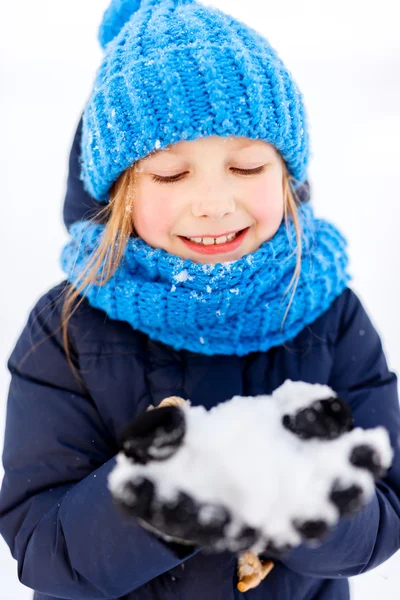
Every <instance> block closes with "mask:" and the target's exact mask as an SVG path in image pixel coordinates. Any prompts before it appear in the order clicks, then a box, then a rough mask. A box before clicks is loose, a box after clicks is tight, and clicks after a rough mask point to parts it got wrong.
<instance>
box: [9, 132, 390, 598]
mask: <svg viewBox="0 0 400 600" xmlns="http://www.w3.org/2000/svg"><path fill="white" fill-rule="evenodd" d="M77 136H78V137H76V138H75V142H74V146H73V149H72V152H71V170H70V176H69V192H68V194H69V196H70V197H71V194H72V191H71V190H74V192H73V197H74V202H75V204H74V203H72V204H71V203H69V200H68V195H67V203H66V210H65V213H64V214H65V215H66V222H68V219H70V222H72V221H73V220H74V219H73V218H72V217H71V214H72V213H74V212H75V214H76V212H77V211H76V207H78V206H79V203H78V198H80V201H81V204H80V206H81V210H82V207H83V206H85V209H84V210H87V209H88V208H89V206H90V202H92V203H93V201H91V200H90V199H89V202H88V198H87V196H85V193H84V191H83V190H82V188H81V186H80V182H79V180H78V179H77V177H76V174H77V149H76V148H77V146H76V143H77V139H78V138H79V130H78V132H77ZM71 211H72V212H71ZM68 215H69V216H68ZM81 218H82V214H81ZM65 285H66V284H65V282H63V283H61V284H60V285H58V286H56V287H55V288H53V289H52V290H50V291H49V292H48V293H47V294H45V295H44V296H43V297H42V298H41V299H40V300H39V302H38V303H37V304H36V306H35V307H34V309H33V310H32V312H31V315H30V317H29V321H28V323H27V325H26V327H25V329H24V331H23V332H22V334H21V336H20V338H19V340H18V342H17V344H16V347H15V349H14V350H13V352H12V355H11V357H10V360H9V369H10V371H11V374H12V380H11V386H10V392H9V399H8V404H7V415H6V430H5V441H4V450H3V464H4V470H5V476H4V480H3V484H2V488H1V493H0V533H1V534H2V535H3V537H4V539H5V540H6V542H7V544H8V545H9V547H10V549H11V552H12V555H13V557H14V558H15V559H16V560H17V562H18V576H19V578H20V580H21V582H22V583H24V584H25V585H26V586H28V587H31V588H32V589H34V590H36V592H35V594H34V600H55V599H56V598H64V599H67V598H69V599H74V600H80V599H85V600H87V599H93V600H94V599H111V598H120V599H121V598H124V599H125V600H178V599H181V600H189V599H190V600H205V599H207V600H233V599H237V600H239V599H240V598H242V597H245V598H249V599H250V600H346V599H348V598H349V591H348V589H349V586H348V581H347V577H349V576H353V575H357V574H359V573H363V572H365V571H367V570H369V569H372V568H374V567H376V566H378V565H379V564H381V563H383V562H384V561H385V560H387V559H388V558H389V557H391V556H392V555H393V554H394V553H395V552H396V551H397V550H398V549H399V548H400V449H399V444H398V438H399V433H400V410H399V402H398V396H397V377H396V375H395V374H394V373H392V372H390V371H389V370H388V367H387V363H386V360H385V356H384V353H383V351H382V345H381V341H380V339H379V336H378V334H377V332H376V330H375V328H374V326H373V324H372V323H371V321H370V319H369V317H368V316H367V314H366V312H365V310H364V309H363V307H362V305H361V303H360V301H359V299H358V298H357V296H356V295H355V294H354V292H353V291H352V290H350V289H346V290H345V291H344V292H343V293H342V294H341V296H340V297H338V298H337V299H336V300H335V301H334V302H333V303H332V305H331V306H330V308H329V309H328V310H327V311H326V312H325V313H324V314H323V315H322V316H320V317H319V318H318V319H317V320H316V321H315V322H314V323H313V324H312V325H311V326H308V327H306V328H305V329H304V330H303V331H302V332H301V333H300V334H299V335H298V336H296V338H294V339H293V340H291V341H290V343H286V344H285V345H282V346H279V347H276V348H272V349H270V350H269V351H267V352H256V353H252V354H249V355H247V356H244V357H235V356H223V355H217V356H212V357H209V356H205V355H201V354H195V353H192V352H189V351H175V350H173V349H172V348H171V347H169V346H166V345H163V344H161V343H159V342H155V341H152V340H151V339H149V338H148V337H147V336H146V335H145V334H143V333H141V332H139V331H135V330H133V329H132V328H131V327H130V325H128V324H127V323H124V322H118V321H113V320H110V319H109V318H108V317H107V316H106V315H105V313H103V312H102V311H100V310H97V309H93V308H91V307H90V306H89V305H88V303H87V302H86V301H84V302H83V304H82V305H81V306H80V308H79V309H78V311H77V312H76V313H75V314H74V316H73V317H72V320H71V325H70V328H69V332H70V341H71V353H72V354H71V355H72V359H73V361H74V364H75V365H76V366H77V367H78V368H79V371H80V374H81V376H82V379H83V382H84V383H83V384H81V383H79V382H78V380H77V379H76V378H75V377H74V375H73V373H72V372H71V369H70V367H69V364H68V362H67V359H66V354H65V349H64V345H63V341H62V335H61V332H60V311H61V306H62V297H61V295H62V291H63V289H64V287H65ZM287 378H290V379H292V380H303V381H307V382H311V383H323V384H328V385H330V386H331V387H332V388H333V389H334V390H335V391H336V392H337V393H338V394H339V395H340V396H341V398H342V399H343V400H345V401H347V402H348V403H349V405H350V407H351V409H352V413H353V416H354V421H355V425H356V426H359V427H363V428H368V427H375V426H378V425H383V426H385V427H386V428H387V429H388V431H389V433H390V436H391V442H392V445H393V448H394V450H395V458H394V462H393V466H392V468H391V470H390V471H389V474H388V476H387V478H386V479H384V480H381V481H379V482H377V484H376V494H375V496H374V498H373V500H372V501H371V502H370V503H369V504H368V506H366V507H365V508H364V509H363V510H362V511H361V512H360V513H358V514H357V515H356V516H355V517H352V518H344V519H342V520H341V521H340V522H339V524H338V525H337V527H336V528H335V530H334V531H333V532H332V533H331V534H330V536H329V537H328V538H327V539H326V541H325V542H324V543H323V545H322V546H320V547H319V548H316V549H311V548H308V547H306V546H304V545H301V546H299V547H298V548H296V549H295V550H293V551H292V552H290V553H289V554H288V555H287V556H286V557H285V558H284V559H283V560H282V561H276V563H275V567H274V569H273V570H272V571H271V573H270V574H269V575H268V576H267V577H266V579H265V580H264V581H263V582H262V583H261V584H260V585H259V586H258V587H257V588H255V589H254V590H250V591H248V592H246V593H244V594H243V593H240V592H239V591H238V590H237V589H236V584H237V576H236V565H237V560H236V556H235V555H233V554H231V553H228V552H225V553H223V554H219V555H205V554H203V553H202V552H201V549H195V550H194V551H193V550H187V549H186V548H185V547H183V546H180V545H178V544H169V543H166V542H163V541H161V540H160V539H159V538H157V537H156V536H154V535H153V534H151V533H150V532H148V531H147V530H145V529H143V528H142V527H141V526H140V525H138V524H136V523H135V522H131V521H130V522H127V521H126V520H125V518H124V516H123V515H122V514H121V513H120V512H119V511H117V510H116V508H115V506H114V505H113V504H112V499H111V495H110V493H109V491H108V488H107V476H108V474H109V473H110V471H111V470H112V469H113V467H114V465H115V454H116V452H117V439H118V436H119V434H120V433H121V431H122V430H123V429H124V428H125V426H126V425H127V424H128V423H129V422H130V421H131V420H133V419H134V418H135V416H136V415H137V414H138V413H140V412H142V411H144V410H145V409H146V408H147V406H148V405H149V404H155V405H157V404H158V403H159V402H160V401H161V400H162V399H164V398H165V397H166V396H171V395H177V396H182V397H184V398H190V399H191V401H192V403H193V405H198V404H203V405H205V406H206V407H212V406H214V405H215V404H217V403H219V402H222V401H224V400H227V399H229V398H231V397H232V396H234V395H236V394H240V395H245V396H249V395H258V394H269V393H271V392H272V391H273V390H274V389H275V388H277V387H278V386H279V385H281V384H282V383H283V382H284V380H285V379H287ZM205 443H206V441H205ZM260 461H262V456H260ZM265 477H268V473H265ZM271 484H272V485H273V482H271Z"/></svg>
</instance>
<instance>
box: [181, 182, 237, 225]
mask: <svg viewBox="0 0 400 600" xmlns="http://www.w3.org/2000/svg"><path fill="white" fill-rule="evenodd" d="M234 212H235V200H234V198H233V197H232V194H231V193H230V191H228V190H225V191H223V190H221V189H220V190H217V189H216V188H210V187H208V188H204V189H203V190H200V192H199V197H198V198H196V199H195V200H193V202H192V213H193V215H194V216H195V217H210V218H212V219H221V218H222V217H224V216H225V215H229V214H231V213H234Z"/></svg>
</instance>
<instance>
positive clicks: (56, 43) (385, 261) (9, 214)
mask: <svg viewBox="0 0 400 600" xmlns="http://www.w3.org/2000/svg"><path fill="white" fill-rule="evenodd" d="M204 3H206V4H211V3H212V4H217V5H218V6H219V7H220V8H222V10H225V11H227V12H228V11H229V12H231V14H233V15H235V16H236V17H238V18H240V19H242V20H244V21H245V22H246V23H248V24H249V25H251V26H253V27H255V28H257V29H259V30H260V31H261V32H262V33H263V34H264V35H265V36H266V37H267V38H268V39H269V40H270V42H271V44H272V45H273V46H274V47H275V48H277V49H278V52H279V54H280V56H281V57H282V58H283V60H284V61H285V63H286V64H287V66H288V68H289V69H290V70H291V71H292V73H293V75H294V77H295V79H296V80H297V82H298V84H299V87H300V89H301V90H302V92H303V94H304V96H305V101H306V106H307V110H308V113H309V121H310V128H311V140H312V146H313V158H312V162H311V166H310V179H311V183H312V185H313V198H314V207H315V211H316V213H317V214H318V215H319V216H322V217H326V218H329V219H330V220H332V221H333V222H334V223H335V224H336V225H338V226H339V227H340V228H341V229H342V231H343V232H344V233H345V235H346V236H347V237H348V239H349V242H350V255H351V259H352V273H353V275H354V280H353V287H354V289H355V290H356V292H358V294H359V295H360V296H361V298H362V300H363V302H364V304H365V306H366V308H367V310H368V311H369V313H370V315H371V317H372V319H373V321H374V323H375V326H376V327H377V329H378V331H379V333H380V334H381V336H382V339H383V343H384V347H385V349H386V353H387V357H388V362H389V364H390V366H391V368H392V369H393V370H394V371H396V372H399V369H400V349H399V347H398V339H399V337H400V321H399V319H397V314H398V297H399V292H400V289H399V287H400V286H399V279H398V273H399V268H400V241H399V237H398V219H399V217H400V208H399V203H400V193H399V189H398V185H396V182H397V183H398V175H399V168H398V164H399V160H400V151H399V143H398V139H399V137H400V111H399V106H400V79H399V76H398V73H399V72H400V38H399V35H398V22H399V16H400V12H399V11H400V9H399V6H398V2H397V0H381V2H380V3H379V5H377V4H376V3H375V2H372V0H364V1H362V0H352V2H351V3H350V2H348V1H346V0H337V1H336V2H335V3H334V4H330V3H325V2H320V1H318V0H303V2H298V0H282V2H279V3H278V2H262V3H261V2H260V1H259V0H248V1H247V2H242V1H240V0H215V2H210V1H207V2H204ZM107 5H108V1H107V0H86V1H85V2H82V1H81V0H69V2H68V3H61V4H60V3H54V2H50V1H46V0H37V1H36V2H35V3H32V2H29V1H28V0H21V1H20V2H18V3H2V4H1V6H0V53H1V56H2V61H1V65H0V77H1V95H0V131H1V146H0V164H1V177H2V181H3V189H2V196H3V202H2V219H1V224H0V245H1V257H2V258H1V269H2V275H3V277H4V278H5V282H4V283H3V286H2V289H3V293H2V294H1V296H0V315H1V317H0V319H1V322H0V327H1V337H0V362H1V365H0V442H2V434H3V430H4V417H5V401H6V394H7V387H8V382H9V378H8V373H7V371H6V368H5V362H6V358H7V356H8V355H9V353H10V350H11V348H12V345H13V343H14V342H15V340H16V338H17V336H18V335H19V332H20V330H21V328H22V326H23V324H24V322H25V320H26V317H27V314H28V311H29V309H30V308H31V306H32V305H33V304H34V303H35V301H36V299H37V298H38V296H39V295H40V294H42V293H43V292H45V291H46V290H47V289H48V288H49V287H51V286H52V285H53V284H55V283H56V282H58V281H59V280H60V279H61V278H62V273H61V270H60V268H59V266H58V255H59V252H60V249H61V246H62V244H63V243H64V241H65V240H66V234H65V232H64V229H63V225H62V219H61V214H62V212H61V210H62V200H63V194H64V189H65V177H66V169H67V157H68V151H69V147H70V144H71V141H72V136H73V133H74V130H75V126H76V123H77V121H78V119H79V116H80V112H81V110H82V107H83V105H84V103H85V101H86V98H87V96H88V94H89V90H90V87H91V82H92V78H93V76H94V70H95V68H96V67H97V65H98V62H99V60H100V56H101V55H100V50H99V47H98V45H97V41H96V30H97V26H98V24H99V22H100V18H101V15H102V11H103V10H104V9H105V8H106V6H107ZM5 292H6V293H5ZM0 477H2V471H1V467H0ZM399 572H400V553H398V554H397V555H395V556H394V557H392V559H391V560H389V561H387V562H386V563H385V564H384V565H382V566H381V567H380V568H377V569H375V570H374V571H372V572H370V573H367V574H365V575H362V576H359V577H357V578H355V579H352V580H351V587H352V600H370V599H371V600H372V599H373V598H374V599H375V598H376V597H377V596H378V595H379V597H380V598H381V599H382V600H395V598H396V599H397V598H398V588H399V584H400V575H399ZM0 580H1V582H2V585H1V588H0V600H25V599H30V598H31V597H32V592H31V591H30V590H28V589H27V588H26V587H24V586H22V585H21V584H20V583H19V582H18V579H17V576H16V563H15V561H14V560H13V559H12V558H11V555H10V553H9V550H8V548H7V546H6V545H5V543H4V541H3V540H2V539H0ZM294 600H296V599H294Z"/></svg>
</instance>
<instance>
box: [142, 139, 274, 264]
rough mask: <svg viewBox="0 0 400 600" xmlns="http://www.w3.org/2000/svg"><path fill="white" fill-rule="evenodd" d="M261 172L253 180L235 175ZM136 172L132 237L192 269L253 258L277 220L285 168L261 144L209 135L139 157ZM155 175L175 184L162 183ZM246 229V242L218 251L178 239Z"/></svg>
mask: <svg viewBox="0 0 400 600" xmlns="http://www.w3.org/2000/svg"><path fill="white" fill-rule="evenodd" d="M259 167H261V169H260V172H258V173H257V172H256V173H254V174H250V175H246V174H241V173H240V170H251V169H252V170H254V169H258V168H259ZM136 171H137V172H136V174H135V176H136V184H135V195H134V201H133V206H132V217H133V222H134V226H135V229H136V231H137V233H138V235H139V236H140V237H141V238H142V239H143V240H144V241H145V242H146V243H148V244H149V245H150V246H152V247H153V248H163V249H164V250H166V251H167V252H169V253H170V254H174V255H176V256H180V257H182V258H189V259H191V260H192V261H194V262H197V263H217V262H224V261H232V260H238V259H239V258H241V257H242V256H243V255H245V254H249V253H251V252H254V251H255V250H257V248H259V246H260V245H261V244H262V243H263V242H265V241H267V240H269V239H270V238H271V237H272V236H273V235H274V234H275V233H276V231H277V229H278V228H279V225H280V223H281V221H282V218H283V210H284V199H283V189H282V187H283V186H282V181H283V165H282V162H281V159H280V156H279V154H278V152H277V151H276V150H275V148H274V147H273V146H271V145H270V144H268V143H266V142H263V141H261V140H250V139H249V138H245V137H231V138H223V137H219V136H211V137H206V138H200V139H196V140H194V141H190V142H186V141H182V142H179V143H177V144H174V145H172V146H169V147H168V148H167V149H165V150H162V151H159V152H155V153H153V154H151V155H149V156H147V157H145V158H144V159H142V160H141V161H140V162H138V163H137V164H136ZM178 175H180V177H176V176H178ZM154 176H159V177H164V178H166V177H175V178H177V179H178V180H177V181H173V182H171V183H168V182H167V183H160V182H159V181H156V180H154ZM245 228H248V230H247V232H246V233H245V235H244V236H240V237H239V238H238V240H237V241H236V242H235V241H233V242H229V241H228V243H226V244H223V245H221V247H220V248H219V247H218V244H215V243H214V245H212V246H211V245H200V244H195V243H187V242H185V241H184V240H183V239H182V237H183V236H184V237H191V238H200V237H207V236H209V237H210V238H213V237H216V236H222V235H223V234H225V233H229V232H237V231H240V230H243V229H245ZM206 241H209V242H212V240H206Z"/></svg>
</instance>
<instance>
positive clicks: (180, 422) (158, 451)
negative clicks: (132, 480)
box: [119, 406, 186, 464]
mask: <svg viewBox="0 0 400 600" xmlns="http://www.w3.org/2000/svg"><path fill="white" fill-rule="evenodd" d="M185 432H186V424H185V416H184V413H183V411H182V410H181V409H180V408H178V407H176V406H165V407H163V408H158V409H157V410H151V411H146V412H144V413H142V414H140V415H139V416H138V417H136V419H135V420H134V421H133V423H131V424H130V425H129V426H128V427H126V428H125V430H124V431H123V432H122V434H121V436H120V440H119V442H120V447H121V449H122V451H123V452H124V454H125V455H126V456H127V457H128V458H130V459H132V460H133V461H134V462H137V463H139V464H147V463H148V462H149V461H152V460H159V461H160V460H166V459H168V458H170V457H171V456H172V455H173V454H174V453H175V452H176V451H177V450H178V448H179V447H180V446H181V444H182V442H183V439H184V436H185Z"/></svg>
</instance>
